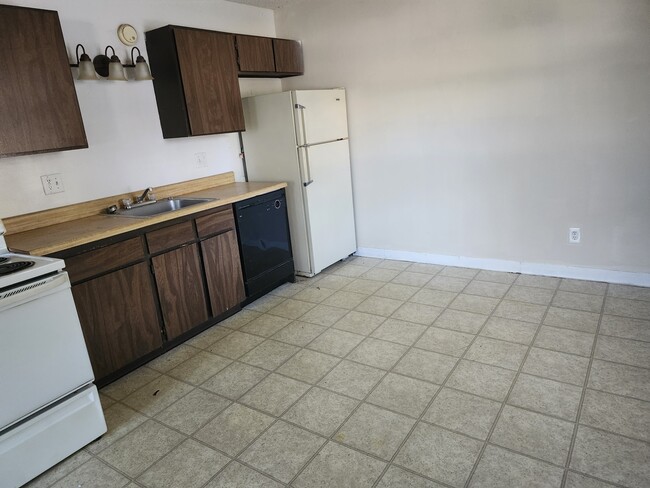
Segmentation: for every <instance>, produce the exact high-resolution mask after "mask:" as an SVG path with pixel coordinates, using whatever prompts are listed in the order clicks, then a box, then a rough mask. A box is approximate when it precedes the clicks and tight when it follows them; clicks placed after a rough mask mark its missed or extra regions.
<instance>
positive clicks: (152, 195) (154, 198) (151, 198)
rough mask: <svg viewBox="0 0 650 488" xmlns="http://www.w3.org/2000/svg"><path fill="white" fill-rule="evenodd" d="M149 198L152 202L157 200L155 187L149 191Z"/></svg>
mask: <svg viewBox="0 0 650 488" xmlns="http://www.w3.org/2000/svg"><path fill="white" fill-rule="evenodd" d="M147 200H149V201H150V202H155V201H156V195H155V194H154V192H153V188H151V189H150V190H149V192H148V193H147Z"/></svg>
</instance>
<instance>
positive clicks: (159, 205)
mask: <svg viewBox="0 0 650 488" xmlns="http://www.w3.org/2000/svg"><path fill="white" fill-rule="evenodd" d="M215 200H218V198H168V199H165V200H157V201H153V202H145V203H139V204H136V205H134V206H132V207H131V208H121V209H118V210H117V211H116V212H115V213H114V214H113V215H119V216H120V217H133V218H139V219H142V218H146V217H155V216H156V215H161V214H166V213H168V212H173V211H175V210H181V209H184V208H187V207H191V206H193V205H198V204H199V203H205V202H213V201H215Z"/></svg>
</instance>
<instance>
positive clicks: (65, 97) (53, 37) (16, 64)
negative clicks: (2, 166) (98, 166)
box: [0, 5, 88, 157]
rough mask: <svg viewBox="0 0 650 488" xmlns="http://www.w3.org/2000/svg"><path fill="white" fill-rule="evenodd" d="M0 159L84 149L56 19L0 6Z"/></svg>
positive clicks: (54, 14)
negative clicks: (0, 56)
mask: <svg viewBox="0 0 650 488" xmlns="http://www.w3.org/2000/svg"><path fill="white" fill-rule="evenodd" d="M0 52H2V59H1V60H0V112H1V113H2V116H0V157H3V156H17V155H20V154H34V153H42V152H50V151H64V150H67V149H80V148H84V147H88V141H87V140H86V132H85V131H84V126H83V120H82V119H81V112H80V111H79V102H78V101H77V93H76V92H75V88H74V81H73V79H72V72H71V70H70V65H69V63H70V61H69V60H68V55H67V52H66V48H65V43H64V41H63V32H62V31H61V24H60V23H59V15H58V14H57V12H55V11H51V10H38V9H32V8H23V7H14V6H9V5H0Z"/></svg>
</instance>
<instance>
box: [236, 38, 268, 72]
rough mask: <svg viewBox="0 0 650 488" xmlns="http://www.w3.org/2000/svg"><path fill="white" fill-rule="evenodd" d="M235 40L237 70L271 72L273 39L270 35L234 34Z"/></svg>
mask: <svg viewBox="0 0 650 488" xmlns="http://www.w3.org/2000/svg"><path fill="white" fill-rule="evenodd" d="M235 39H236V42H237V58H238V61H239V72H240V73H247V72H257V73H266V72H269V73H273V72H275V61H274V59H273V39H271V38H270V37H257V36H243V35H240V34H237V35H236V36H235Z"/></svg>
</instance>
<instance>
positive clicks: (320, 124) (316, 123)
mask: <svg viewBox="0 0 650 488" xmlns="http://www.w3.org/2000/svg"><path fill="white" fill-rule="evenodd" d="M293 101H294V107H295V106H296V105H298V108H296V109H295V110H296V117H295V119H296V135H297V140H298V145H299V146H303V145H308V144H319V143H322V142H329V141H336V140H338V139H347V137H348V121H347V112H346V108H345V90H343V89H342V88H336V89H332V90H296V91H294V92H293ZM301 107H304V108H301Z"/></svg>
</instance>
